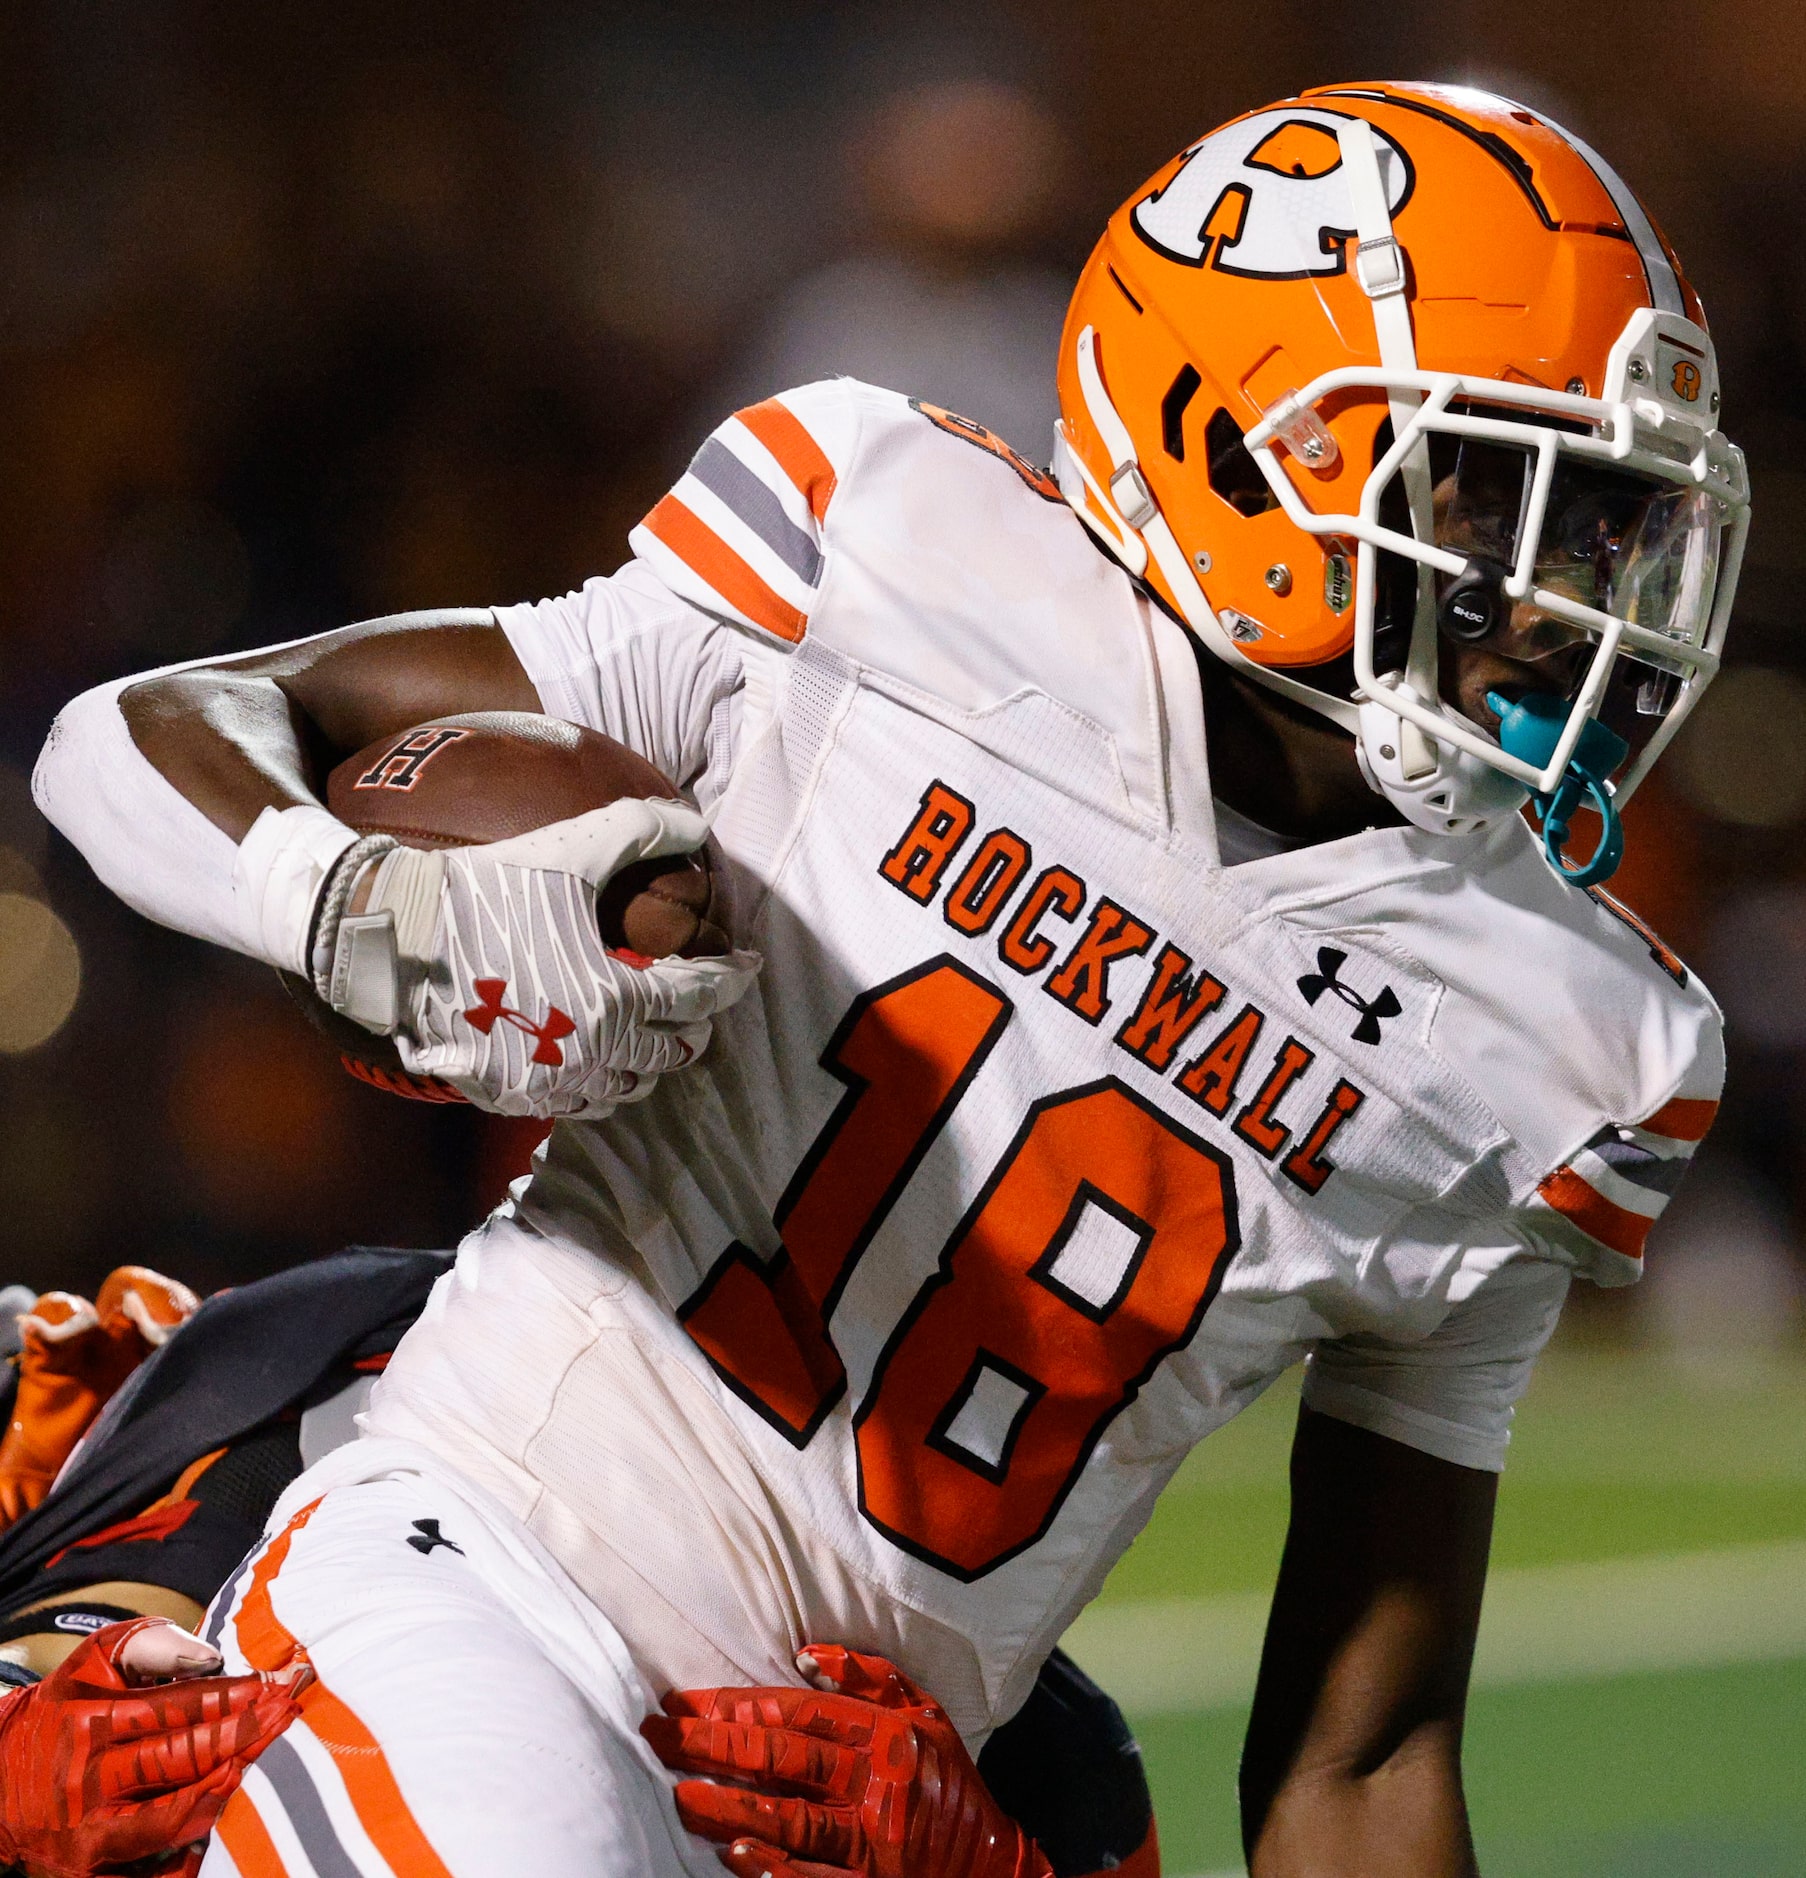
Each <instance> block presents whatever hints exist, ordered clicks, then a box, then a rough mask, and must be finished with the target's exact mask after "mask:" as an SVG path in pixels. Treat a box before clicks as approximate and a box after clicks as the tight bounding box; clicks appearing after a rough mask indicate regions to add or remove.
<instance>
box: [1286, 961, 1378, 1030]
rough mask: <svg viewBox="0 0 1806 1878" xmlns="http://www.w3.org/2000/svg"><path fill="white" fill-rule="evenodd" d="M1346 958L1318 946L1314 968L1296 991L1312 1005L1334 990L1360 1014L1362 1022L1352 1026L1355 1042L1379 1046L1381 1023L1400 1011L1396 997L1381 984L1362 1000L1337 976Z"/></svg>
mask: <svg viewBox="0 0 1806 1878" xmlns="http://www.w3.org/2000/svg"><path fill="white" fill-rule="evenodd" d="M1347 957H1348V954H1347V953H1346V952H1338V951H1337V950H1336V948H1335V947H1334V946H1319V947H1318V948H1317V969H1316V970H1315V971H1314V972H1306V973H1305V974H1304V976H1303V977H1302V978H1300V979H1299V980H1298V989H1299V990H1300V991H1302V992H1303V993H1304V1001H1305V1003H1306V1004H1315V1003H1316V1002H1317V1000H1318V999H1319V998H1320V997H1322V996H1323V994H1324V992H1326V991H1333V992H1334V993H1335V994H1336V996H1337V997H1338V998H1340V999H1341V1000H1342V1002H1343V1003H1344V1004H1346V1005H1347V1006H1348V1007H1349V1008H1350V1009H1351V1010H1355V1011H1359V1012H1360V1014H1361V1021H1360V1022H1359V1023H1358V1024H1356V1025H1355V1027H1354V1040H1355V1042H1356V1043H1378V1042H1379V1040H1380V1024H1381V1022H1382V1021H1383V1020H1384V1019H1386V1018H1388V1017H1396V1016H1397V1015H1398V1014H1399V1011H1400V1009H1401V1008H1402V1007H1401V1006H1400V1004H1399V1001H1398V994H1397V993H1396V992H1395V991H1394V990H1393V989H1392V987H1391V986H1390V985H1381V986H1380V988H1379V990H1378V992H1377V993H1376V994H1375V995H1374V996H1373V997H1371V998H1364V997H1362V996H1361V994H1360V993H1359V992H1358V991H1357V990H1355V988H1354V986H1353V985H1345V984H1343V982H1342V980H1341V979H1340V978H1339V977H1337V975H1336V974H1337V973H1338V972H1340V971H1341V969H1342V966H1343V963H1344V961H1345V960H1346V959H1347Z"/></svg>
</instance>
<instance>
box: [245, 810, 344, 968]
mask: <svg viewBox="0 0 1806 1878" xmlns="http://www.w3.org/2000/svg"><path fill="white" fill-rule="evenodd" d="M357 839H358V837H357V832H356V830H355V829H351V828H347V827H346V826H345V824H344V823H343V822H342V821H340V820H339V819H338V817H337V816H336V815H333V814H331V813H329V812H328V811H327V810H325V809H323V808H321V807H320V806H319V805H318V804H317V803H302V804H300V805H299V806H297V807H295V808H288V809H265V810H264V812H263V813H262V814H261V815H260V816H258V818H257V819H256V821H254V822H253V823H252V824H251V827H250V830H249V831H248V832H247V834H246V835H245V838H244V840H243V841H241V842H240V843H239V844H238V853H237V856H236V858H235V860H234V862H233V867H232V895H233V900H234V903H235V906H236V910H237V915H238V925H239V928H240V930H241V932H242V933H243V935H244V949H245V950H246V951H248V952H249V953H251V955H252V956H253V957H255V958H261V959H267V960H268V961H269V963H270V964H272V965H274V966H275V967H276V968H277V969H278V970H280V971H285V972H293V973H294V974H295V975H296V976H297V977H301V978H306V977H309V976H310V975H311V974H310V972H309V939H310V937H311V934H312V931H313V920H314V912H315V908H316V907H317V905H318V904H319V899H320V893H321V890H322V888H323V887H324V886H325V884H326V882H327V879H328V877H329V876H330V875H331V874H332V872H333V869H334V866H335V864H336V863H337V862H338V859H339V857H340V856H341V855H342V854H344V852H345V851H346V849H347V848H350V847H352V846H353V845H354V844H355V843H356V841H357Z"/></svg>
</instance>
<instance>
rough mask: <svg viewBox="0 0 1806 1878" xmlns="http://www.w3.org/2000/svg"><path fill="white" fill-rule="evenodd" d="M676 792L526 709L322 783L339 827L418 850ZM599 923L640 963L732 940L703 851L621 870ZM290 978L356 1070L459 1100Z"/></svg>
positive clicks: (457, 726) (412, 741)
mask: <svg viewBox="0 0 1806 1878" xmlns="http://www.w3.org/2000/svg"><path fill="white" fill-rule="evenodd" d="M677 795H678V791H677V790H676V789H675V788H674V787H673V786H672V785H671V784H670V783H669V782H668V781H667V780H666V779H665V778H664V777H663V776H661V775H660V774H659V772H658V771H657V770H656V769H654V768H653V767H652V765H651V764H650V763H648V762H647V761H646V759H645V758H644V757H642V756H640V755H639V754H637V752H635V751H633V750H630V749H628V748H627V746H626V745H625V744H622V743H617V742H615V740H614V739H613V738H612V737H605V736H603V735H602V734H601V733H600V732H599V731H594V730H586V729H584V728H583V726H582V725H580V724H568V723H565V722H563V721H562V720H561V719H558V718H553V717H538V716H535V715H533V714H532V713H531V712H527V711H472V712H468V713H465V714H463V715H461V716H454V717H436V718H434V719H432V720H431V721H430V722H429V723H425V724H418V725H416V726H415V727H414V728H413V729H412V730H407V731H403V732H401V733H400V734H399V735H395V736H389V737H383V738H380V739H378V741H377V742H375V743H372V744H370V745H368V746H366V747H365V748H364V749H362V750H360V751H358V753H357V754H356V755H355V756H352V757H347V758H346V760H345V761H344V762H343V763H341V764H339V766H338V767H337V768H336V769H335V770H334V771H333V772H332V774H331V775H330V776H329V777H328V778H327V780H326V806H327V807H328V808H329V809H330V810H331V811H332V812H333V814H334V815H336V816H337V817H338V818H339V820H340V821H342V822H344V823H345V824H346V825H347V826H348V827H351V828H355V829H356V830H357V831H358V832H359V833H360V834H384V835H393V836H394V837H395V838H396V840H398V841H400V842H403V843H404V844H406V845H407V846H408V847H413V848H455V847H464V846H467V845H469V844H471V843H474V842H480V841H503V840H506V839H507V838H508V837H509V836H511V835H524V834H527V833H529V832H530V831H531V830H533V829H535V828H544V827H545V826H546V825H547V824H548V823H550V822H561V821H565V820H568V819H569V818H570V817H571V816H573V815H581V814H583V813H584V812H585V811H586V810H589V809H599V808H605V807H607V805H608V804H609V803H611V802H618V801H620V800H622V799H623V798H624V797H646V796H659V797H666V798H670V799H676V798H677ZM596 918H597V924H598V926H599V927H600V929H601V933H602V939H603V942H604V944H606V945H608V946H611V947H613V948H614V949H616V950H617V951H621V952H623V953H626V954H628V955H631V956H633V957H636V958H639V959H660V958H669V957H671V956H672V955H673V954H677V955H679V956H681V957H683V958H717V957H719V956H720V955H721V954H722V953H724V952H726V951H728V950H729V949H730V947H731V944H732V942H731V941H730V940H729V938H728V936H727V933H726V932H725V931H724V930H723V928H722V924H721V919H720V915H719V908H718V904H717V897H716V893H715V885H714V880H713V877H712V875H711V874H710V871H709V865H708V861H707V859H706V858H705V857H704V856H703V855H701V854H680V855H671V856H668V857H666V858H665V859H662V860H655V861H641V862H638V863H636V864H635V865H634V866H632V867H628V868H623V869H622V870H621V872H620V873H618V874H617V875H616V876H615V877H614V878H613V879H612V880H611V881H609V883H608V885H607V886H606V887H605V888H604V889H603V890H602V892H601V893H600V894H599V895H598V896H597V901H596ZM287 982H288V985H289V989H290V990H291V991H292V992H293V993H294V995H295V997H296V999H297V1000H298V1001H299V1002H300V1004H301V1005H302V1007H303V1008H304V1009H305V1010H306V1012H307V1014H308V1016H309V1018H310V1019H311V1020H312V1021H313V1022H314V1024H315V1025H316V1026H318V1028H319V1029H321V1030H322V1031H324V1032H325V1033H326V1035H327V1036H328V1038H329V1039H330V1040H331V1041H332V1043H333V1044H334V1045H336V1047H337V1048H338V1050H339V1052H340V1054H341V1055H342V1056H343V1058H344V1059H345V1067H346V1068H347V1069H349V1070H350V1071H351V1072H352V1074H353V1075H355V1076H358V1077H360V1078H361V1079H362V1080H363V1081H366V1082H372V1083H375V1084H376V1085H377V1086H378V1087H379V1088H385V1089H390V1090H392V1091H393V1092H394V1093H396V1094H398V1095H411V1096H415V1097H418V1098H420V1099H423V1100H426V1101H456V1100H458V1099H460V1098H459V1097H458V1096H457V1094H456V1092H455V1091H454V1090H452V1089H450V1088H449V1087H448V1086H447V1085H445V1084H443V1083H439V1082H437V1081H435V1080H433V1079H432V1078H426V1077H418V1076H412V1075H410V1074H409V1073H408V1072H407V1071H406V1070H405V1069H403V1067H402V1063H401V1057H400V1054H399V1052H398V1051H397V1050H396V1048H395V1045H394V1043H393V1042H392V1041H391V1040H390V1039H389V1038H387V1037H376V1036H372V1035H371V1034H370V1033H369V1032H368V1031H366V1030H364V1029H362V1028H361V1027H360V1026H358V1025H356V1024H353V1023H352V1022H351V1021H350V1020H349V1019H348V1018H345V1017H341V1016H340V1015H339V1014H338V1012H336V1011H334V1010H333V1009H331V1007H330V1006H328V1005H327V1004H325V1003H324V1002H323V1001H322V1000H321V999H320V998H318V997H317V996H316V995H315V994H314V992H313V990H312V988H311V987H310V986H308V985H307V984H305V983H304V982H303V981H302V980H300V979H293V978H291V979H288V980H287Z"/></svg>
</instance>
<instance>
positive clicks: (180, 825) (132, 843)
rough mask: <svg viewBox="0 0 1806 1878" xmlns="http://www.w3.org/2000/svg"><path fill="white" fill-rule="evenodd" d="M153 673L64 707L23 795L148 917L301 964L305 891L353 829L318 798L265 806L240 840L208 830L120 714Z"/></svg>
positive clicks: (298, 967)
mask: <svg viewBox="0 0 1806 1878" xmlns="http://www.w3.org/2000/svg"><path fill="white" fill-rule="evenodd" d="M201 663H204V661H201V660H191V661H190V662H189V666H192V665H196V664H201ZM164 669H165V670H167V671H180V670H185V669H188V667H184V666H169V667H166V668H164ZM158 676H160V674H159V673H157V672H139V673H135V674H134V675H133V676H131V677H129V678H121V679H116V680H115V681H114V682H113V683H111V684H107V685H97V686H96V687H95V688H94V689H93V690H92V691H84V692H83V693H82V694H81V696H80V697H78V698H76V699H75V700H74V701H73V702H72V703H70V704H67V705H65V706H64V707H63V709H62V710H61V711H60V712H59V713H58V715H57V718H56V721H55V723H53V724H52V725H51V727H50V735H49V736H48V737H47V738H46V739H45V741H44V748H43V750H42V752H41V753H40V754H39V757H38V762H37V767H36V769H35V770H34V771H33V772H32V778H31V790H32V795H33V797H34V799H35V800H36V802H37V805H38V807H39V809H40V810H42V811H43V814H44V817H45V819H46V820H47V821H48V822H49V823H50V824H51V825H52V826H53V827H54V828H57V829H58V830H60V831H61V832H62V833H63V834H64V835H66V836H67V837H68V838H69V840H70V841H71V842H73V843H74V844H75V846H76V847H77V848H79V849H80V850H81V852H82V854H83V855H84V856H85V857H86V859H87V862H88V865H89V866H90V867H92V868H93V869H94V871H95V873H96V874H98V875H99V876H100V879H101V881H102V882H103V883H104V884H105V885H106V886H108V887H110V888H111V889H112V890H113V892H115V893H116V894H118V896H119V897H120V899H122V900H123V901H124V902H125V903H126V905H127V906H129V907H132V908H134V909H135V910H136V911H137V912H140V913H142V914H143V915H144V916H145V917H146V918H147V919H154V920H156V921H157V922H158V923H159V924H161V925H164V926H173V927H174V928H175V929H176V930H177V931H178V932H185V933H192V934H193V935H194V937H195V938H197V939H207V940H210V941H212V943H213V944H215V945H222V946H229V947H230V948H231V949H232V950H233V951H234V952H245V953H248V954H250V956H251V957H252V958H260V959H264V960H267V961H268V962H269V963H270V964H272V965H277V966H280V967H281V968H282V969H283V970H285V971H291V972H302V971H305V970H306V961H305V959H304V958H303V956H302V954H303V951H304V949H305V940H306V933H307V921H308V915H309V913H310V912H311V909H312V907H313V902H314V896H315V895H316V894H317V893H318V891H319V886H320V882H321V881H322V880H323V879H324V878H325V876H326V874H327V872H328V871H329V870H330V868H331V866H332V863H333V862H334V861H335V860H337V859H338V857H339V855H340V854H342V853H343V852H344V851H345V849H346V848H348V847H349V846H350V845H351V843H352V842H353V841H355V840H356V839H357V837H356V836H355V835H354V834H353V833H352V831H351V830H350V829H349V828H347V827H345V826H344V824H343V823H341V822H339V821H337V820H335V819H334V818H333V817H332V816H331V815H329V814H328V813H327V812H326V811H325V809H323V808H319V807H317V806H303V807H299V808H291V809H284V810H281V811H278V810H275V809H265V810H264V812H263V814H262V815H260V816H259V817H258V819H257V821H256V823H255V824H254V825H253V827H252V828H251V830H250V832H249V833H248V834H247V835H246V836H245V839H244V841H243V842H235V841H234V840H232V838H231V837H230V836H229V835H227V834H226V833H225V832H224V831H223V830H222V829H219V828H216V827H215V826H214V824H213V823H212V822H210V821H209V820H208V819H207V817H206V816H205V815H203V814H202V813H201V811H200V810H199V809H197V808H196V807H195V806H194V804H193V803H192V802H190V801H189V800H188V798H187V797H186V796H184V795H183V794H181V792H180V791H179V790H177V789H176V788H175V787H174V785H173V784H171V783H170V782H169V781H168V780H167V779H166V778H165V777H164V776H163V774H162V773H161V771H159V770H157V769H156V768H155V767H154V766H153V765H152V764H151V763H150V762H149V761H148V760H147V759H146V758H145V756H144V753H143V752H142V751H141V750H140V749H139V748H138V745H137V743H136V742H135V741H134V740H133V737H132V733H131V730H130V728H129V726H128V725H127V724H126V721H125V717H124V714H123V713H122V712H121V711H120V708H119V698H120V694H121V693H122V692H124V691H125V690H126V689H127V688H128V687H130V686H132V685H135V684H139V683H141V682H143V680H145V679H147V678H155V677H158Z"/></svg>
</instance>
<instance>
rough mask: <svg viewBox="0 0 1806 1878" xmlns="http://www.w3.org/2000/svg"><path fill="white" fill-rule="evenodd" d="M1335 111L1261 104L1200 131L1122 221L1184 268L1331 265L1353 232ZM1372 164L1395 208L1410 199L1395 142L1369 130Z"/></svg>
mask: <svg viewBox="0 0 1806 1878" xmlns="http://www.w3.org/2000/svg"><path fill="white" fill-rule="evenodd" d="M1343 121H1344V120H1343V116H1342V114H1341V113H1340V112H1336V111H1316V110H1309V109H1298V110H1279V111H1261V112H1258V113H1256V115H1255V116H1253V117H1250V118H1244V119H1243V120H1242V122H1241V123H1239V124H1231V125H1229V127H1228V128H1227V129H1225V130H1220V131H1218V132H1217V133H1216V134H1215V135H1214V136H1212V137H1206V138H1205V139H1204V141H1203V142H1202V143H1201V144H1199V145H1197V147H1196V148H1195V149H1193V150H1192V151H1191V152H1190V153H1189V154H1188V155H1187V157H1186V159H1185V161H1184V163H1183V164H1182V165H1181V166H1180V168H1179V171H1178V173H1177V174H1176V175H1175V176H1173V177H1172V179H1171V180H1170V181H1169V182H1168V183H1167V185H1166V187H1165V188H1164V189H1158V190H1156V191H1155V192H1154V193H1153V194H1152V195H1151V196H1148V197H1146V198H1145V199H1144V200H1143V201H1141V202H1138V203H1136V205H1135V207H1134V209H1133V210H1132V211H1131V213H1130V217H1129V219H1130V222H1131V223H1132V224H1133V226H1134V229H1135V232H1136V234H1138V235H1139V236H1140V237H1141V238H1142V240H1143V241H1145V242H1146V243H1147V244H1148V246H1149V247H1151V248H1156V249H1158V250H1159V252H1160V253H1162V254H1164V255H1165V256H1166V257H1167V258H1168V259H1169V260H1172V261H1182V262H1184V263H1185V265H1186V266H1188V267H1203V266H1205V265H1206V264H1207V263H1208V265H1209V266H1211V267H1213V268H1215V269H1217V270H1218V271H1219V272H1220V273H1224V274H1243V275H1247V276H1249V277H1250V278H1252V279H1257V280H1302V279H1304V278H1305V277H1306V276H1308V275H1312V274H1340V273H1341V272H1343V270H1344V269H1345V268H1346V267H1347V265H1348V255H1347V244H1348V242H1349V241H1350V240H1352V239H1353V237H1354V232H1355V215H1354V203H1353V201H1352V200H1351V198H1350V195H1349V189H1348V178H1347V176H1346V174H1345V173H1344V172H1343V168H1342V148H1341V145H1340V144H1339V143H1338V142H1337V141H1336V127H1337V126H1338V125H1339V124H1341V123H1342V122H1343ZM1374 137H1375V140H1376V142H1377V144H1378V148H1379V158H1380V173H1381V175H1382V176H1383V177H1384V179H1385V184H1386V200H1387V203H1388V206H1389V207H1390V208H1391V211H1392V213H1393V214H1394V215H1396V214H1397V213H1398V212H1399V210H1400V209H1402V208H1403V207H1404V205H1405V203H1406V202H1407V201H1408V200H1409V199H1410V195H1411V185H1412V180H1413V178H1412V173H1411V162H1410V159H1409V158H1408V157H1407V156H1406V155H1405V153H1404V151H1403V150H1401V149H1400V148H1399V146H1398V145H1397V144H1396V143H1394V142H1393V141H1392V139H1391V138H1390V137H1388V136H1386V135H1385V133H1384V132H1383V131H1380V130H1378V129H1376V130H1375V132H1374Z"/></svg>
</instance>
